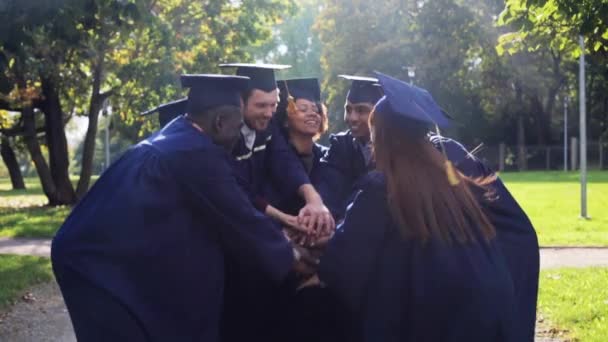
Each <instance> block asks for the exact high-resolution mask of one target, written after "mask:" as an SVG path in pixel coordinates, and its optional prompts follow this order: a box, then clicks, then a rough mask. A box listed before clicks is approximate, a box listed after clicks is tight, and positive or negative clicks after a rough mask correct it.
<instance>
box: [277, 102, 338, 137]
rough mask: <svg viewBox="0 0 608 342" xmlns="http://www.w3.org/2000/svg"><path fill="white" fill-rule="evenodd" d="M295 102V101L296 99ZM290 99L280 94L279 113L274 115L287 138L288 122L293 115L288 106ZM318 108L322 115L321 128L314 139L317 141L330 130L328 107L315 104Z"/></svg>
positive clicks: (318, 103)
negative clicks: (290, 115)
mask: <svg viewBox="0 0 608 342" xmlns="http://www.w3.org/2000/svg"><path fill="white" fill-rule="evenodd" d="M294 100H295V99H294ZM288 101H289V100H288V99H287V98H286V97H285V96H283V94H280V102H279V104H278V106H277V111H276V112H275V114H274V117H275V118H276V119H275V120H277V122H278V123H279V126H280V127H281V128H282V129H283V131H284V133H285V134H286V136H288V134H289V132H288V130H287V120H288V116H289V114H293V113H291V112H290V109H289V106H288V105H287V104H288ZM315 104H316V105H317V108H319V114H320V115H321V127H319V132H318V133H317V134H316V135H315V136H314V137H313V140H315V141H317V140H318V139H319V138H320V137H321V135H323V134H324V133H325V132H327V130H328V129H329V119H328V118H327V107H326V106H325V105H324V104H323V103H321V102H315Z"/></svg>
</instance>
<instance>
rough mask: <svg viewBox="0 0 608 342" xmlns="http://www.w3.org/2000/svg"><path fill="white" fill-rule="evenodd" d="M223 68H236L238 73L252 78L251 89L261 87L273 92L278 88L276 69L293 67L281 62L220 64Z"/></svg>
mask: <svg viewBox="0 0 608 342" xmlns="http://www.w3.org/2000/svg"><path fill="white" fill-rule="evenodd" d="M220 67H222V68H236V74H237V75H239V76H246V77H249V78H250V79H251V83H250V84H249V88H250V89H260V90H263V91H265V92H271V91H273V90H275V89H276V88H277V83H276V80H275V77H274V71H275V70H283V69H287V68H291V66H290V65H281V64H250V63H228V64H220Z"/></svg>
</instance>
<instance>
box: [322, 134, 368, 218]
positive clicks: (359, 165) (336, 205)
mask: <svg viewBox="0 0 608 342" xmlns="http://www.w3.org/2000/svg"><path fill="white" fill-rule="evenodd" d="M322 164H324V167H323V171H322V172H323V173H324V175H323V177H322V181H320V182H318V183H317V185H316V187H317V190H318V191H319V194H320V195H321V197H322V198H323V200H324V201H325V203H326V206H327V208H329V210H330V211H331V213H332V214H333V216H334V219H335V220H336V222H338V221H339V220H341V219H342V218H343V217H344V212H345V210H346V206H347V205H348V203H349V202H350V200H351V199H352V198H351V195H352V193H353V191H354V190H355V189H356V188H357V181H358V180H360V179H361V178H362V177H363V176H365V175H366V174H367V172H368V171H371V169H372V168H373V167H372V166H371V165H367V164H366V162H365V157H364V155H363V152H362V150H361V146H360V144H358V143H357V142H356V141H355V138H354V137H353V135H352V134H351V132H350V131H345V132H340V133H337V134H332V135H331V136H330V137H329V148H328V150H327V152H326V153H325V156H324V157H323V159H322Z"/></svg>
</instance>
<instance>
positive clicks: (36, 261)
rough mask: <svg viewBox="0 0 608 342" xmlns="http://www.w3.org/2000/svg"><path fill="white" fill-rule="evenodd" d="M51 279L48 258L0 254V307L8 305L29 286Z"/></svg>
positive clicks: (51, 274)
mask: <svg viewBox="0 0 608 342" xmlns="http://www.w3.org/2000/svg"><path fill="white" fill-rule="evenodd" d="M51 279H53V272H52V270H51V261H50V260H49V259H48V258H40V257H33V256H18V255H0V309H3V308H5V307H7V306H9V305H10V304H11V303H13V301H14V300H15V299H16V298H17V297H18V296H20V295H22V294H23V291H25V290H27V289H28V288H29V287H31V286H33V285H36V284H39V283H43V282H46V281H49V280H51Z"/></svg>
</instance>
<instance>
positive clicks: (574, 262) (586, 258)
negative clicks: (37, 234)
mask: <svg viewBox="0 0 608 342" xmlns="http://www.w3.org/2000/svg"><path fill="white" fill-rule="evenodd" d="M50 253H51V240H48V239H9V238H0V254H21V255H37V256H46V257H48V256H49V255H50ZM590 266H608V248H606V247H605V248H593V247H589V248H583V247H581V248H579V247H550V248H541V250H540V267H541V269H549V268H556V267H590Z"/></svg>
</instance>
